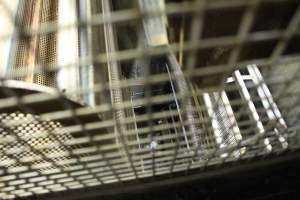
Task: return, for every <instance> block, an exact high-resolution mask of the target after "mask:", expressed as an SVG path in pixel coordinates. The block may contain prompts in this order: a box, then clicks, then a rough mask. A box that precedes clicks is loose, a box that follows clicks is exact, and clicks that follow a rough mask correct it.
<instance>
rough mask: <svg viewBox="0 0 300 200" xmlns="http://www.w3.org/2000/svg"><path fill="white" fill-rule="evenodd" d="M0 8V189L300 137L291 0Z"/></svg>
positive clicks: (133, 177) (2, 4)
mask: <svg viewBox="0 0 300 200" xmlns="http://www.w3.org/2000/svg"><path fill="white" fill-rule="evenodd" d="M0 17H1V18H0V30H1V35H0V69H1V70H0V73H1V77H2V79H1V83H0V199H13V198H17V197H25V196H32V195H38V194H44V193H45V194H47V195H48V196H46V197H51V195H55V194H60V192H62V191H74V192H77V194H78V197H80V195H82V194H80V191H81V190H88V189H91V190H92V189H93V188H95V189H97V190H101V189H102V190H101V191H104V193H105V191H106V192H107V188H109V187H110V186H112V185H114V184H120V185H123V183H125V184H126V183H128V184H130V186H132V187H134V186H136V185H138V184H139V183H153V184H156V183H157V184H158V182H159V181H160V180H161V179H170V180H171V181H172V180H174V181H175V179H176V178H178V177H182V176H185V175H187V174H189V173H191V174H199V175H201V174H205V173H206V170H209V169H210V167H218V169H222V168H226V167H227V165H226V164H232V165H237V164H238V163H240V162H242V161H244V160H250V161H251V160H255V159H258V158H261V160H260V162H264V161H267V160H268V159H269V157H270V156H275V157H280V156H281V154H283V153H284V152H287V153H291V152H292V151H295V150H297V149H298V148H299V147H300V138H299V135H298V132H299V114H300V105H299V94H300V87H299V85H300V79H299V74H300V73H299V70H300V65H299V53H300V48H299V45H298V43H299V38H300V37H299V36H300V30H299V28H300V27H299V26H300V24H299V21H300V4H299V1H297V0H249V1H241V0H230V1H229V0H210V1H208V0H206V1H205V0H194V1H193V0H165V1H164V0H136V1H134V0H124V1H123V0H122V1H121V0H120V1H119V0H116V1H115V0H113V1H110V0H85V1H76V0H51V1H50V0H10V1H7V0H2V1H0ZM249 163H251V162H249ZM218 169H216V168H214V169H212V170H218ZM195 170H196V171H195ZM197 170H198V171H197ZM181 172H185V173H184V175H183V174H182V173H181ZM163 175H169V176H165V177H164V176H163ZM160 177H163V178H160ZM76 189H79V190H76ZM97 194H99V193H97ZM84 195H88V194H84ZM78 197H76V198H78ZM70 198H71V199H72V197H70Z"/></svg>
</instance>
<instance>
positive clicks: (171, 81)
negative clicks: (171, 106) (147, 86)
mask: <svg viewBox="0 0 300 200" xmlns="http://www.w3.org/2000/svg"><path fill="white" fill-rule="evenodd" d="M166 69H167V72H168V76H169V80H170V84H171V88H172V93H173V96H174V100H175V104H176V109H177V112H178V117H179V120H180V122H181V123H183V118H182V115H181V111H180V107H179V102H178V98H177V95H176V92H175V87H174V84H173V80H172V78H171V74H170V69H169V66H168V65H166ZM182 132H183V135H184V139H185V142H186V147H187V149H190V145H189V140H188V137H187V135H186V130H185V127H184V126H182Z"/></svg>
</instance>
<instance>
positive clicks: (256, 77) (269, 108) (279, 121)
mask: <svg viewBox="0 0 300 200" xmlns="http://www.w3.org/2000/svg"><path fill="white" fill-rule="evenodd" d="M247 69H248V71H249V74H250V75H251V76H252V80H253V82H254V84H255V86H256V89H257V93H258V95H259V97H260V99H261V101H262V104H263V106H264V108H265V109H266V112H267V116H268V118H269V119H270V120H271V121H274V123H276V128H275V132H276V133H277V134H280V135H279V141H280V142H281V143H282V145H283V147H287V143H286V139H285V138H284V137H283V136H282V134H283V133H285V132H286V129H287V125H286V123H285V120H284V119H283V117H282V115H281V113H280V111H279V109H278V107H277V105H276V103H275V102H274V100H273V97H272V94H271V92H270V90H269V88H268V86H267V84H266V83H265V81H264V79H263V77H262V75H261V73H260V71H259V69H258V67H257V66H256V65H249V66H248V67H247ZM277 129H278V130H279V131H278V130H277Z"/></svg>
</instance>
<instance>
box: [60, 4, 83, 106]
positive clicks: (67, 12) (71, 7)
mask: <svg viewBox="0 0 300 200" xmlns="http://www.w3.org/2000/svg"><path fill="white" fill-rule="evenodd" d="M76 23H77V5H76V1H75V0H59V1H58V22H57V25H58V30H57V64H58V72H57V73H58V74H57V86H58V88H59V89H60V90H61V91H64V92H66V94H68V91H70V92H71V94H68V96H69V97H70V98H72V99H74V100H76V101H78V100H81V99H78V97H77V96H76V95H75V94H72V92H73V93H74V91H76V89H77V88H78V86H79V70H78V69H79V67H78V64H77V63H78V58H79V54H78V30H77V26H76ZM66 25H72V26H71V27H68V28H67V29H62V28H59V27H61V26H66ZM64 65H71V66H68V67H61V66H64Z"/></svg>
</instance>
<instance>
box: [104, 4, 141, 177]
mask: <svg viewBox="0 0 300 200" xmlns="http://www.w3.org/2000/svg"><path fill="white" fill-rule="evenodd" d="M101 2H102V14H103V15H108V16H110V15H111V13H110V12H111V8H110V1H109V0H102V1H101ZM104 36H105V48H106V52H107V54H106V55H107V60H108V62H107V65H108V74H109V84H110V85H111V86H112V85H115V86H117V87H114V88H112V89H111V91H110V93H111V101H112V102H111V103H112V105H113V106H114V119H115V121H116V127H115V133H116V136H117V137H116V138H118V140H119V145H120V147H121V148H120V150H121V151H122V152H123V153H125V156H126V158H127V160H128V162H129V164H130V166H131V170H132V171H133V172H134V174H135V177H136V178H137V177H138V175H137V173H136V169H135V166H134V163H133V160H132V158H131V155H130V151H129V150H128V146H127V138H126V136H125V135H124V134H125V132H126V128H125V125H124V124H123V123H124V119H125V112H124V110H123V109H120V108H117V107H118V106H120V104H121V103H122V102H123V95H122V88H121V87H120V83H119V82H120V78H121V76H120V66H119V63H118V62H117V61H113V58H112V56H111V53H114V52H116V45H117V44H116V41H115V33H114V29H113V26H112V24H111V23H105V24H104Z"/></svg>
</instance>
